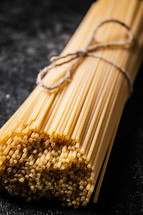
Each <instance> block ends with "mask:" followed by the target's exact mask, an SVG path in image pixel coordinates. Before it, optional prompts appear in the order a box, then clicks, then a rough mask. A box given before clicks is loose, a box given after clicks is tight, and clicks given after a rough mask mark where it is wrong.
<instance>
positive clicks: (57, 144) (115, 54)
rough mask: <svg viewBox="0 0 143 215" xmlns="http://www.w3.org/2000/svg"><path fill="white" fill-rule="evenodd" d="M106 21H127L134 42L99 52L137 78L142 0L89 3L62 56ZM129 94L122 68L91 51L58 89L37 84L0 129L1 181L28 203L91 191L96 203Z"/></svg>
mask: <svg viewBox="0 0 143 215" xmlns="http://www.w3.org/2000/svg"><path fill="white" fill-rule="evenodd" d="M106 19H117V20H119V21H121V22H124V23H125V24H126V25H128V26H129V27H130V28H131V31H132V33H133V35H134V38H135V40H134V42H135V45H134V46H133V47H126V48H114V49H109V48H106V49H100V50H96V54H99V56H102V57H104V58H105V59H109V60H111V61H112V62H114V63H116V64H118V65H119V66H120V67H121V68H124V69H125V71H126V72H127V73H128V74H129V76H130V77H131V80H132V81H134V80H135V77H136V74H137V71H138V68H139V66H140V64H141V61H142V46H143V30H142V26H143V2H142V1H139V0H116V1H113V0H99V1H98V2H97V3H94V4H93V5H92V6H91V8H90V9H89V11H88V13H87V15H86V16H85V18H84V20H83V21H82V23H81V24H80V26H79V28H78V29H77V31H76V32H75V34H74V35H73V37H72V38H71V40H70V41H69V43H68V44H67V46H66V48H65V49H64V51H63V52H62V54H63V55H64V54H68V53H70V52H72V51H77V50H80V49H83V48H84V47H85V46H86V44H87V42H88V41H89V39H90V37H91V34H92V32H93V29H94V28H95V26H96V25H97V24H99V23H100V22H101V21H103V20H106ZM96 38H97V41H95V42H97V43H105V42H106V43H108V42H112V41H114V42H121V41H125V40H126V38H127V31H125V30H124V29H123V28H122V27H121V26H119V25H116V24H115V23H110V24H109V23H108V24H106V25H105V26H103V27H102V28H101V29H100V30H99V31H98V32H97V35H96ZM72 63H73V62H70V63H68V64H66V65H62V66H61V67H58V68H54V69H52V70H51V71H50V73H48V74H47V75H46V76H45V77H44V83H45V84H48V86H49V85H50V86H52V85H53V84H55V83H56V82H57V81H58V80H59V79H60V78H61V77H63V75H64V74H65V72H66V70H67V69H68V68H69V67H70V66H71V64H72ZM128 96H129V86H128V82H127V80H126V78H125V77H124V76H123V74H122V73H121V72H120V70H118V69H117V68H115V67H114V66H113V65H111V64H109V63H107V62H104V61H103V60H101V59H95V58H93V57H89V56H87V57H84V59H82V60H81V62H80V63H79V65H78V66H77V67H76V68H75V70H74V72H73V74H72V77H71V81H70V82H67V83H66V84H64V85H63V86H62V87H60V88H59V89H57V90H56V91H54V92H49V91H47V90H45V89H44V88H42V87H40V86H37V87H36V88H35V89H34V90H33V92H32V93H31V94H30V96H29V97H28V98H27V99H26V101H25V102H24V103H23V104H22V105H21V107H20V108H19V109H18V110H17V111H16V113H15V114H14V115H13V116H12V117H11V118H10V119H9V120H8V122H7V123H6V124H5V125H4V126H3V127H2V128H1V130H0V179H1V184H2V186H3V187H4V188H5V189H6V190H7V191H8V192H9V193H10V194H12V195H21V196H23V197H25V198H26V199H27V201H30V200H31V199H39V198H41V197H43V196H44V197H46V198H47V199H51V198H57V199H59V200H60V201H62V204H63V205H67V206H72V205H73V206H74V207H75V208H76V207H78V206H79V205H80V204H82V205H83V206H85V205H86V204H87V203H88V202H89V199H90V196H91V194H92V192H93V191H94V188H96V189H95V198H94V201H95V202H96V201H97V199H98V195H99V191H100V188H101V184H102V180H103V177H104V173H105V170H106V167H107V163H108V159H109V156H110V152H111V149H112V145H113V142H114V138H115V135H116V131H117V128H118V125H119V121H120V118H121V115H122V112H123V108H124V105H125V103H126V101H127V99H128Z"/></svg>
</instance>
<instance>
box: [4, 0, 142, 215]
mask: <svg viewBox="0 0 143 215" xmlns="http://www.w3.org/2000/svg"><path fill="white" fill-rule="evenodd" d="M91 3H92V1H90V0H83V1H80V0H67V1H66V0H63V1H58V0H56V1H54V0H53V1H52V0H47V1H46V0H33V1H32V0H28V1H26V0H25V1H24V0H13V1H6V0H5V1H2V0H1V1H0V127H1V126H2V125H3V124H4V123H5V122H6V121H7V120H8V118H9V117H10V116H11V115H12V114H13V113H14V112H15V111H16V110H17V108H18V107H19V106H20V105H21V104H22V102H23V101H24V100H25V98H26V97H27V96H28V95H29V94H30V92H31V91H32V89H33V88H34V87H35V79H36V76H37V74H38V72H39V70H40V69H41V68H43V67H44V66H46V65H48V63H49V58H50V57H51V56H52V55H55V54H59V53H60V52H61V51H62V49H63V48H64V46H65V44H66V43H67V42H68V40H69V38H70V36H71V35H72V34H73V32H74V31H75V29H76V28H77V26H78V25H79V23H80V21H81V20H82V18H83V16H84V14H85V12H86V11H87V9H88V8H89V6H90V4H91ZM142 71H143V68H141V69H140V72H139V75H138V78H137V80H136V83H135V86H134V93H133V95H132V98H131V99H130V100H129V101H128V102H127V105H126V107H125V110H124V113H123V116H122V119H121V123H120V126H119V129H118V133H117V136H116V139H115V143H114V147H113V150H112V153H111V157H110V161H109V164H108V168H107V171H106V175H105V178H104V182H103V185H102V189H101V193H100V198H99V202H98V203H97V204H93V203H92V199H91V201H90V203H89V204H88V205H87V206H86V207H84V208H83V207H80V208H78V209H77V210H74V209H72V208H61V207H60V206H59V204H58V203H57V202H54V201H51V202H47V201H45V200H41V201H40V202H31V203H27V202H26V201H25V200H24V199H21V198H19V197H11V196H10V195H9V194H7V193H6V192H5V191H0V215H28V214H30V215H46V214H47V215H63V214H69V215H78V214H79V215H84V214H87V215H92V214H94V215H99V214H100V215H105V214H111V215H112V214H113V215H124V214H130V215H140V214H143V96H142V92H143V72H142Z"/></svg>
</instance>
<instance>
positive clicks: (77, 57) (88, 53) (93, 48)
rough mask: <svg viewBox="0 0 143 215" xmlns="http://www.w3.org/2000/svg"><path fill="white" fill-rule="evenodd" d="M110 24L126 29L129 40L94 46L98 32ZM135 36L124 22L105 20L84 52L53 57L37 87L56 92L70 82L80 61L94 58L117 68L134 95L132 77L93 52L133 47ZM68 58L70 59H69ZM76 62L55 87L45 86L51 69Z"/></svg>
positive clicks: (42, 71) (96, 28)
mask: <svg viewBox="0 0 143 215" xmlns="http://www.w3.org/2000/svg"><path fill="white" fill-rule="evenodd" d="M109 22H112V23H113V22H114V23H117V24H119V25H121V26H122V27H124V28H125V29H126V30H127V32H128V39H127V40H126V41H124V42H118V43H101V44H96V45H92V43H93V42H94V41H95V34H96V32H97V30H98V29H99V28H100V27H101V26H103V25H104V24H106V23H109ZM133 39H134V38H133V34H132V31H131V29H130V28H129V27H128V26H127V25H126V24H125V23H123V22H121V21H119V20H116V19H108V20H104V21H102V22H100V23H99V24H98V25H97V26H96V27H95V29H94V31H93V33H92V36H91V38H90V40H89V42H88V44H87V45H86V47H85V48H84V49H82V50H79V51H75V52H71V53H69V54H66V55H63V56H55V57H52V58H51V59H50V61H51V62H52V63H51V65H50V66H48V67H45V68H44V69H43V70H41V71H40V72H39V74H38V76H37V80H36V83H37V85H40V86H42V87H44V88H45V89H47V90H49V91H50V90H54V89H56V88H59V87H60V86H61V85H63V84H64V83H65V82H66V81H68V80H70V77H71V73H72V71H73V69H74V67H75V66H76V65H77V64H78V63H79V61H80V60H81V58H84V57H88V56H89V57H94V58H96V59H101V60H103V61H104V62H107V63H109V64H111V65H112V66H114V67H115V68H117V69H118V70H119V71H120V72H121V73H122V74H123V75H124V77H125V79H126V80H127V83H128V86H129V94H131V93H132V91H133V83H132V80H131V77H130V76H129V74H128V73H127V72H126V71H125V70H124V69H123V68H121V67H120V66H119V65H118V64H116V63H114V62H112V61H111V60H108V59H106V58H104V57H102V56H99V55H96V54H95V53H92V52H93V51H94V52H95V51H96V50H97V49H101V48H123V47H129V46H131V45H132V43H133ZM67 58H68V59H67ZM61 59H64V61H62V62H61V63H58V60H61ZM73 60H74V62H73V63H72V65H71V66H70V68H69V69H68V70H67V71H66V74H65V76H64V77H62V78H61V79H60V80H59V82H58V83H56V84H55V85H53V86H51V87H49V86H47V85H46V84H44V82H43V81H42V79H43V77H44V76H45V74H47V73H48V72H49V71H50V70H51V69H53V68H55V67H58V66H61V65H63V64H66V63H69V62H71V61H73Z"/></svg>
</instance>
